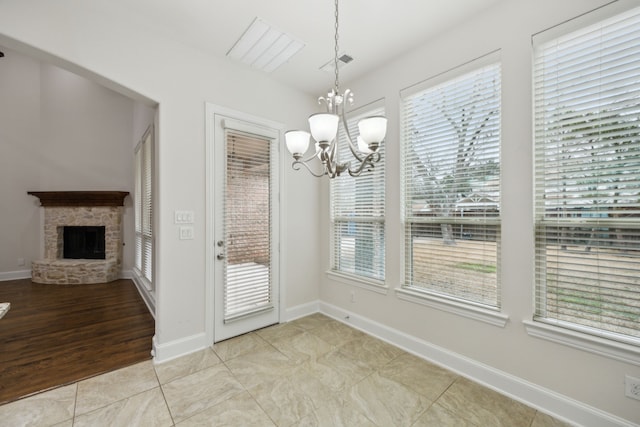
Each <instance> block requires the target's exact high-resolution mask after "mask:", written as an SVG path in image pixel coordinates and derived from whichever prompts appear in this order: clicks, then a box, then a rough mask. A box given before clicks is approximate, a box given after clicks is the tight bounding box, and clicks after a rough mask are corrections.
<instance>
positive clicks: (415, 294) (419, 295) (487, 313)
mask: <svg viewBox="0 0 640 427" xmlns="http://www.w3.org/2000/svg"><path fill="white" fill-rule="evenodd" d="M396 295H397V296H398V298H399V299H401V300H404V301H409V302H413V303H416V304H421V305H426V306H427V307H431V308H435V309H437V310H441V311H446V312H448V313H453V314H457V315H459V316H463V317H468V318H469V319H474V320H479V321H481V322H485V323H488V324H490V325H493V326H499V327H501V328H504V327H505V325H506V324H507V321H508V320H509V316H507V315H506V314H503V313H500V312H498V311H494V310H491V309H487V308H482V307H479V306H474V305H470V304H465V303H463V302H458V301H454V300H450V299H447V298H442V297H438V296H436V295H433V294H429V293H426V292H419V291H413V290H410V289H405V288H396Z"/></svg>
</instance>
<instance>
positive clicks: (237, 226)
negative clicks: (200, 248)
mask: <svg viewBox="0 0 640 427" xmlns="http://www.w3.org/2000/svg"><path fill="white" fill-rule="evenodd" d="M272 151H273V144H272V141H271V140H270V139H267V138H262V137H260V136H256V135H252V134H247V133H243V132H240V131H234V130H230V129H227V130H226V172H225V178H224V179H225V186H224V191H225V195H224V203H225V206H224V233H225V240H224V242H225V243H224V245H225V247H226V258H225V264H224V269H225V272H224V274H225V278H226V286H225V289H224V320H225V322H229V321H231V320H234V319H236V318H240V317H244V316H247V315H249V314H255V313H257V312H261V311H264V310H269V309H271V308H272V307H273V304H272V295H271V285H270V284H271V265H272V263H271V253H272V251H271V230H272V208H271V191H272V189H271V182H272V180H271V174H272V173H273V171H272V167H271V164H272V162H271V156H272Z"/></svg>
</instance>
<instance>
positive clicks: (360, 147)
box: [358, 135, 371, 154]
mask: <svg viewBox="0 0 640 427" xmlns="http://www.w3.org/2000/svg"><path fill="white" fill-rule="evenodd" d="M358 151H360V152H361V153H364V154H369V153H371V150H370V149H369V146H368V145H367V143H366V142H364V139H362V137H361V136H360V135H358Z"/></svg>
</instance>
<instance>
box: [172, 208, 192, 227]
mask: <svg viewBox="0 0 640 427" xmlns="http://www.w3.org/2000/svg"><path fill="white" fill-rule="evenodd" d="M173 219H174V222H175V223H176V224H193V222H194V221H193V211H175V212H174V217H173Z"/></svg>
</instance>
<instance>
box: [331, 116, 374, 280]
mask: <svg viewBox="0 0 640 427" xmlns="http://www.w3.org/2000/svg"><path fill="white" fill-rule="evenodd" d="M380 104H382V103H380ZM376 115H384V108H383V107H382V106H379V107H375V108H367V109H366V111H358V112H356V114H350V115H349V118H348V120H347V124H348V126H349V132H350V134H351V136H352V137H353V140H354V142H355V140H356V137H357V136H358V126H357V123H358V121H359V120H360V119H362V118H364V117H367V116H376ZM339 138H340V151H339V152H338V156H339V158H340V159H342V161H347V159H349V158H352V157H353V156H352V154H351V151H350V150H349V148H348V144H347V137H346V135H345V134H344V132H341V133H340V135H339ZM380 154H381V155H382V159H381V160H380V162H379V163H376V164H375V167H374V168H373V169H372V170H370V171H368V172H363V173H362V175H360V176H358V177H351V176H349V175H348V174H344V175H342V176H340V177H337V178H335V179H332V180H331V187H330V189H331V190H330V191H331V225H332V229H333V251H332V260H331V270H332V271H334V272H337V273H346V274H347V275H355V276H357V277H359V278H364V279H365V280H368V281H371V282H373V283H374V284H377V285H382V283H379V282H381V281H384V256H385V254H384V250H385V244H384V203H385V198H384V192H385V183H384V180H385V178H384V169H385V167H384V163H385V152H384V144H382V146H381V147H380ZM376 282H377V283H376Z"/></svg>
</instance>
